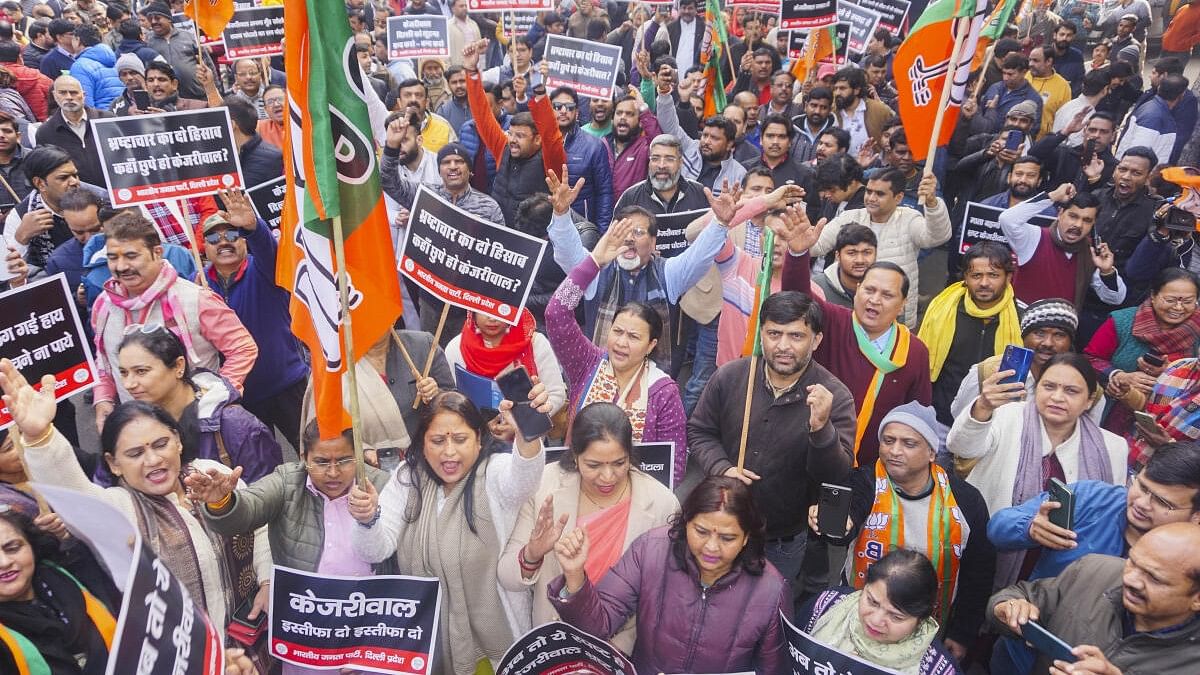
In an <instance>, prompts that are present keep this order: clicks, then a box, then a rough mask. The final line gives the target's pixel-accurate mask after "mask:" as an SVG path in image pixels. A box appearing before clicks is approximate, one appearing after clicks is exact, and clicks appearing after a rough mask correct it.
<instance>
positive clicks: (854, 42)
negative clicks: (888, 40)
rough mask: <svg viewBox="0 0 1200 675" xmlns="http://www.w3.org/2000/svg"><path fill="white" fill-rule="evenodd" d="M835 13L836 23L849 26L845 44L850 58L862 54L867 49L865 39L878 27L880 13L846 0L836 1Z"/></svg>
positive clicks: (868, 38)
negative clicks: (836, 16)
mask: <svg viewBox="0 0 1200 675" xmlns="http://www.w3.org/2000/svg"><path fill="white" fill-rule="evenodd" d="M837 14H838V23H845V24H847V25H848V26H849V30H848V33H847V39H846V43H845V46H846V49H848V50H849V52H850V58H855V57H857V56H862V55H863V54H864V53H865V52H866V49H867V40H870V39H871V35H872V34H874V33H875V29H876V28H878V27H879V21H880V19H881V18H882V17H881V15H880V14H879V12H876V11H874V10H870V9H867V8H865V7H860V6H859V5H857V4H856V3H853V2H849V1H848V0H841V2H839V3H838V10H837Z"/></svg>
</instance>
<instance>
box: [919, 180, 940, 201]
mask: <svg viewBox="0 0 1200 675" xmlns="http://www.w3.org/2000/svg"><path fill="white" fill-rule="evenodd" d="M917 199H918V200H919V201H920V202H921V203H922V204H924V205H925V208H927V209H932V208H933V207H935V206H937V202H938V196H937V177H936V176H934V175H933V174H931V173H927V174H925V175H924V176H921V184H920V185H918V186H917Z"/></svg>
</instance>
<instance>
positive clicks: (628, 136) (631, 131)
mask: <svg viewBox="0 0 1200 675" xmlns="http://www.w3.org/2000/svg"><path fill="white" fill-rule="evenodd" d="M641 131H642V128H641V127H628V128H626V130H625V132H624V133H622V132H621V127H618V126H614V127H613V138H616V139H617V142H619V143H629V142H631V141H633V139H635V138H637V135H638V134H639V133H641Z"/></svg>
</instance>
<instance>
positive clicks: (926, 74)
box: [908, 56, 950, 106]
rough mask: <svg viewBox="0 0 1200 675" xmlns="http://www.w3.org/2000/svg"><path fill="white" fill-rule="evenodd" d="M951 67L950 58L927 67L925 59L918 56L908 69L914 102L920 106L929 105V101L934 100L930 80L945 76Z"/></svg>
mask: <svg viewBox="0 0 1200 675" xmlns="http://www.w3.org/2000/svg"><path fill="white" fill-rule="evenodd" d="M949 69H950V59H946V60H945V61H940V62H938V63H935V64H934V65H932V66H930V67H928V68H926V67H925V59H924V58H922V57H921V56H918V57H917V58H916V60H914V61H913V64H912V66H910V67H909V69H908V79H910V80H911V81H912V94H913V103H915V104H917V105H918V106H924V105H929V102H930V101H931V100H933V90H932V89H930V88H929V81H930V80H932V79H934V78H936V77H939V76H944V75H945V74H946V71H947V70H949Z"/></svg>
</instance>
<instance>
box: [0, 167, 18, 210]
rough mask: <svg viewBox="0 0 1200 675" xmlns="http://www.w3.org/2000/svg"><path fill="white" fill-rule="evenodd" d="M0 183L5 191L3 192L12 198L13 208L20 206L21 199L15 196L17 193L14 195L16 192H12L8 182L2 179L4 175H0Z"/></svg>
mask: <svg viewBox="0 0 1200 675" xmlns="http://www.w3.org/2000/svg"><path fill="white" fill-rule="evenodd" d="M0 183H3V184H4V189H5V190H8V194H10V195H12V198H13V206H16V205H17V204H20V203H21V198H20V197H18V196H17V193H16V191H14V190H13V189H12V186H11V185H9V184H8V181H7V180H5V179H4V174H0Z"/></svg>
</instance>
